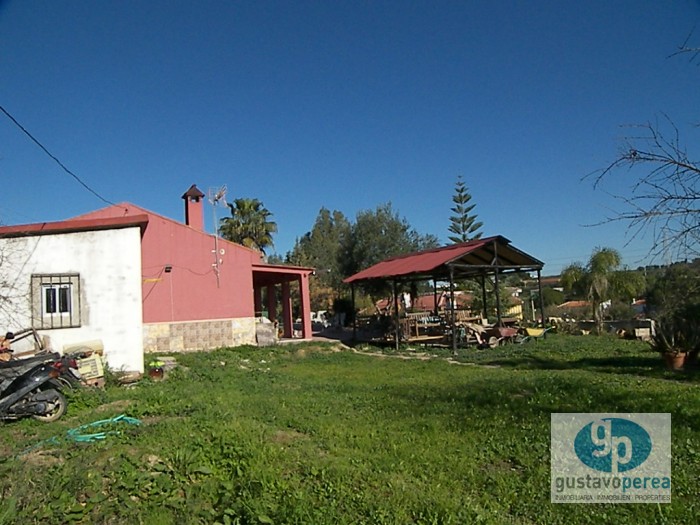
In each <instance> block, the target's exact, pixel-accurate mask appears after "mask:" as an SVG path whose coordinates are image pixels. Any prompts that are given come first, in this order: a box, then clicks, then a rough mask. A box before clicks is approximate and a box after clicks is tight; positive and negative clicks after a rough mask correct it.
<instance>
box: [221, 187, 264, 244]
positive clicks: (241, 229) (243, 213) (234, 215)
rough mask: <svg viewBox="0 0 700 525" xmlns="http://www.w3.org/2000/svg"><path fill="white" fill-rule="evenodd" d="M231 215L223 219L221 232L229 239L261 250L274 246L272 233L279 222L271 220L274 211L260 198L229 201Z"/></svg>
mask: <svg viewBox="0 0 700 525" xmlns="http://www.w3.org/2000/svg"><path fill="white" fill-rule="evenodd" d="M228 207H229V208H230V209H231V217H224V218H223V219H221V225H220V226H219V234H220V235H221V236H222V237H223V238H224V239H227V240H229V241H232V242H235V243H238V244H242V245H243V246H247V247H248V248H253V249H254V250H259V251H261V252H262V253H263V254H264V253H265V248H267V247H270V246H273V242H272V234H273V233H276V232H277V223H276V222H274V221H271V220H269V219H270V217H272V213H270V211H269V210H268V209H267V208H265V206H263V203H262V202H260V201H259V200H258V199H243V198H242V199H236V200H235V201H234V202H233V204H231V203H229V205H228Z"/></svg>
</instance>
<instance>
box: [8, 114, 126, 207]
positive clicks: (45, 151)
mask: <svg viewBox="0 0 700 525" xmlns="http://www.w3.org/2000/svg"><path fill="white" fill-rule="evenodd" d="M0 111H2V112H3V113H4V114H5V115H6V116H7V118H9V119H10V120H11V121H12V122H13V123H14V124H15V126H17V127H18V128H19V129H21V130H22V131H23V132H24V134H25V135H27V137H29V138H30V139H32V141H33V142H34V143H35V144H36V145H37V146H39V147H40V148H41V149H42V150H43V151H44V153H46V154H47V155H48V156H49V157H51V158H52V159H53V160H54V161H55V162H56V164H58V165H59V166H60V167H61V168H62V169H63V171H65V172H66V173H67V174H68V175H70V176H71V177H73V178H74V179H75V180H76V181H78V183H79V184H80V185H81V186H82V187H83V188H85V189H86V190H88V191H89V192H90V193H92V194H93V195H94V196H95V197H97V198H98V199H100V200H101V201H103V202H105V203H107V204H110V205H112V206H115V204H114V203H113V202H112V201H110V200H107V199H105V198H104V197H103V196H102V195H100V194H99V193H97V192H96V191H95V190H93V189H92V188H91V187H90V186H88V185H87V184H86V183H85V182H84V181H83V180H82V179H81V178H80V177H78V176H77V175H76V174H75V173H73V172H72V171H71V170H69V169H68V168H67V167H66V166H65V165H64V164H63V163H62V162H61V161H60V160H58V158H57V157H56V156H54V155H53V154H51V152H50V151H49V150H48V149H46V148H45V147H44V145H43V144H42V143H41V142H39V141H38V140H37V139H36V138H34V136H33V135H32V134H31V133H29V131H28V130H27V129H26V128H25V127H24V126H22V124H20V123H19V122H17V119H16V118H15V117H13V116H12V115H10V113H9V112H8V111H7V110H6V109H5V108H4V107H3V106H1V105H0Z"/></svg>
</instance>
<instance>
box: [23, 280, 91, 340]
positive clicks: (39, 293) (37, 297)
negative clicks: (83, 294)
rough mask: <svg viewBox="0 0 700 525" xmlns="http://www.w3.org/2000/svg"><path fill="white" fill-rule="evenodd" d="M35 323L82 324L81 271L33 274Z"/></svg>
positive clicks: (40, 325) (55, 325) (41, 325)
mask: <svg viewBox="0 0 700 525" xmlns="http://www.w3.org/2000/svg"><path fill="white" fill-rule="evenodd" d="M31 295H32V298H31V300H32V314H33V316H32V317H33V319H32V325H33V326H34V328H44V329H46V328H73V327H77V326H80V275H79V274H34V275H32V289H31Z"/></svg>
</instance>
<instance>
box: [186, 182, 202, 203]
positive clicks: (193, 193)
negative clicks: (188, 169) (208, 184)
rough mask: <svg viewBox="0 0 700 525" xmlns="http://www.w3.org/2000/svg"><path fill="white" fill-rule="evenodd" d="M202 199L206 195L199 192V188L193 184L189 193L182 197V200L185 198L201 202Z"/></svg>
mask: <svg viewBox="0 0 700 525" xmlns="http://www.w3.org/2000/svg"><path fill="white" fill-rule="evenodd" d="M202 197H204V193H202V192H201V191H199V188H198V187H197V185H196V184H193V185H192V186H190V189H189V190H187V191H186V192H185V193H184V194H183V195H182V198H183V199H197V200H199V199H201V198H202Z"/></svg>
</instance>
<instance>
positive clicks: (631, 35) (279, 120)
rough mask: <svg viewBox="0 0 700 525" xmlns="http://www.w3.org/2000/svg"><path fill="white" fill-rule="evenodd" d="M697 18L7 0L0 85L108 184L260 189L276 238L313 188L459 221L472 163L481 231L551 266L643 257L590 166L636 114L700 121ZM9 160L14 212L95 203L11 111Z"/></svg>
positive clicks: (164, 198)
mask: <svg viewBox="0 0 700 525" xmlns="http://www.w3.org/2000/svg"><path fill="white" fill-rule="evenodd" d="M699 20H700V4H699V3H698V2H697V1H691V0H678V1H675V2H658V1H642V0H634V1H623V0H620V1H615V2H609V1H585V2H580V1H533V2H506V1H499V2H492V1H463V2H440V1H436V2H410V1H397V2H360V1H356V2H338V1H332V2H303V1H295V2H291V1H288V2H272V1H267V2H266V1H250V2H223V1H221V2H211V1H202V2H191V1H189V2H179V1H167V2H166V1H164V2H160V1H153V0H149V1H138V2H136V1H120V2H116V1H111V2H107V1H105V2H87V1H84V2H75V1H71V2H67V1H61V0H56V1H33V0H28V1H20V0H10V1H2V0H0V78H1V79H2V81H1V82H0V105H2V106H3V107H4V108H5V109H6V110H7V111H9V112H10V113H11V114H12V115H13V116H14V117H15V118H16V119H17V120H18V121H19V122H20V123H22V125H24V126H25V127H26V128H27V129H28V130H29V131H30V132H31V133H32V134H33V135H34V136H35V137H36V138H37V139H39V140H40V141H41V142H42V143H43V144H44V145H45V146H46V147H47V148H48V149H49V150H50V151H51V152H52V153H53V154H54V155H56V156H57V157H58V158H59V159H60V160H61V161H62V162H63V163H64V164H65V165H67V166H68V167H69V168H70V169H71V170H72V171H73V172H75V173H76V174H77V175H79V176H80V177H81V178H82V179H83V180H84V181H85V182H86V183H87V184H89V185H90V186H91V187H92V188H94V189H95V190H96V191H97V192H98V193H99V194H100V195H103V196H104V197H105V198H106V199H108V200H110V201H113V202H121V201H129V202H132V203H134V204H138V205H140V206H143V207H145V208H147V209H150V210H152V211H154V212H157V213H160V214H163V215H166V216H169V217H172V218H175V219H182V217H183V203H182V201H181V200H180V196H181V195H182V193H183V192H184V191H185V190H186V189H187V188H188V187H189V186H190V185H191V184H193V183H196V184H197V185H198V186H199V187H200V188H201V189H202V190H203V191H205V192H206V191H207V190H208V189H209V188H210V187H217V186H221V185H223V184H226V185H227V186H228V189H229V192H228V197H229V199H233V198H235V197H257V198H259V199H260V200H262V201H263V203H264V204H265V206H266V207H267V208H268V209H269V210H270V211H271V212H272V213H273V214H274V218H275V220H276V221H277V222H278V225H279V233H278V235H277V237H276V242H275V245H276V250H277V252H278V253H280V254H282V255H284V254H285V253H286V252H287V251H288V250H290V249H291V248H292V246H293V244H294V240H295V238H297V237H299V236H301V235H303V234H304V233H305V232H307V231H308V230H310V228H311V227H312V225H313V222H314V219H315V218H316V216H317V214H318V211H319V209H320V208H321V207H322V206H325V207H327V208H329V209H338V210H340V211H342V212H343V213H345V214H346V215H347V216H349V217H351V218H352V217H354V216H355V214H356V213H357V212H358V211H359V210H364V209H373V208H375V207H376V206H377V205H380V204H383V203H385V202H387V201H390V202H392V204H393V206H394V208H395V209H396V210H397V211H398V212H399V213H400V215H402V216H403V217H405V218H406V219H407V220H408V222H409V223H410V224H411V225H412V226H413V227H414V228H415V229H416V230H418V231H419V232H421V233H432V234H434V235H437V236H438V237H439V238H440V239H441V240H442V241H446V240H447V227H448V224H449V222H448V217H449V215H450V211H449V207H450V206H451V204H452V203H451V197H452V195H453V192H454V185H455V182H456V179H457V176H458V175H460V174H461V175H462V176H463V177H464V180H465V182H466V184H467V186H468V187H469V191H470V193H471V194H472V197H473V200H472V202H473V203H475V204H476V208H475V212H476V213H477V214H478V216H479V219H480V220H482V221H483V222H484V228H483V232H484V234H486V235H496V234H498V235H504V236H505V237H508V238H509V239H510V240H511V241H513V244H514V245H515V246H517V247H519V248H521V249H523V250H525V251H526V252H528V253H530V254H532V255H534V256H535V257H538V258H539V259H541V260H543V261H544V262H545V264H546V265H545V271H544V273H545V274H551V273H556V272H558V271H559V270H560V268H561V267H562V266H563V265H566V264H568V263H570V262H573V261H576V260H585V259H586V258H587V257H588V256H589V255H590V253H591V251H592V249H593V248H594V247H596V246H610V247H614V248H617V249H619V250H620V251H621V252H622V253H623V255H624V256H625V262H626V263H627V264H629V265H630V266H637V265H639V264H641V262H642V258H643V256H644V255H645V254H646V253H647V251H648V249H649V243H650V240H651V239H650V238H642V239H637V240H633V241H632V242H630V243H629V244H627V245H626V243H627V241H628V240H629V239H628V238H627V237H626V235H625V231H626V228H625V225H624V224H612V225H605V226H600V227H593V228H591V227H586V226H585V225H586V224H592V223H595V222H598V221H599V220H601V219H602V218H604V217H605V215H606V213H607V211H606V210H607V209H608V208H609V207H611V206H614V202H613V201H612V199H611V198H610V197H608V196H607V195H606V194H605V193H604V192H601V191H595V190H594V189H593V188H592V186H591V184H590V182H588V181H583V182H582V181H581V178H582V177H584V176H585V175H586V174H588V173H590V172H592V171H594V170H596V169H598V168H601V167H603V166H605V165H606V164H607V163H608V162H610V161H612V160H613V159H614V158H615V155H616V153H617V151H618V148H619V147H620V145H621V139H622V138H624V136H626V135H628V134H629V133H630V129H629V128H626V127H625V125H630V124H637V123H644V122H647V121H649V120H654V119H656V118H660V117H661V115H662V114H664V113H665V114H668V115H669V116H670V117H671V118H672V119H673V121H674V123H675V124H676V125H677V126H678V127H679V129H680V130H681V131H682V132H688V133H692V132H696V131H694V130H695V129H696V128H694V126H695V124H696V122H697V121H698V115H697V113H696V112H695V110H696V108H697V104H696V100H695V99H694V98H693V97H694V95H695V94H696V93H697V84H698V80H699V79H700V70H698V67H697V66H695V65H692V64H689V63H688V60H687V58H684V57H676V58H668V56H669V55H670V54H671V53H673V52H674V50H675V49H676V48H677V46H679V45H680V44H682V43H683V41H684V40H685V38H686V37H687V36H688V34H689V33H690V32H691V31H692V30H693V28H694V27H695V25H696V24H697V22H698V21H699ZM694 36H695V37H696V38H695V41H696V42H695V45H699V44H700V31H697V32H696V34H695V35H694ZM0 182H1V183H2V188H3V190H4V194H5V197H4V199H3V203H2V204H0V222H2V223H5V224H16V223H26V222H36V221H50V220H60V219H65V218H68V217H71V216H75V215H78V214H81V213H85V212H88V211H91V210H93V209H97V208H100V207H102V206H103V205H104V203H103V202H101V201H100V200H98V199H97V198H96V197H95V196H94V195H92V194H91V193H89V192H88V191H86V190H85V189H84V188H82V187H81V186H80V185H79V184H77V183H76V182H75V181H74V180H73V179H72V178H70V177H69V176H68V175H67V174H65V173H64V172H63V171H62V170H61V169H60V168H59V167H58V166H57V165H56V164H55V163H54V162H53V161H52V160H51V159H49V158H48V157H47V156H46V155H45V154H44V153H43V152H42V151H41V150H40V149H39V148H38V147H37V146H36V145H35V144H33V143H32V142H31V141H30V140H29V139H28V138H27V137H26V136H25V135H24V134H22V132H21V131H20V130H19V129H17V127H15V126H14V124H12V123H11V122H10V121H9V119H7V118H6V117H5V116H4V115H0ZM629 184H630V182H629V180H619V181H618V180H613V181H611V183H610V184H609V185H608V186H607V187H606V188H607V189H608V190H611V191H624V190H625V189H626V188H628V187H629ZM223 213H224V210H219V214H220V215H222V214H223ZM211 217H212V212H211V209H207V210H206V221H207V222H206V224H207V228H208V229H210V230H211V228H212V218H211Z"/></svg>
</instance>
